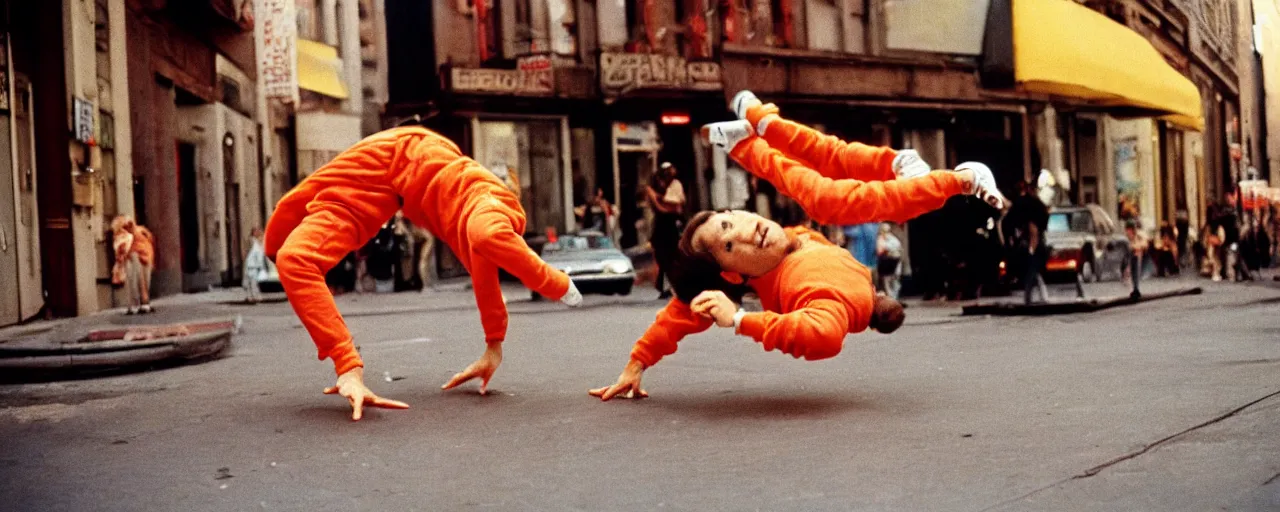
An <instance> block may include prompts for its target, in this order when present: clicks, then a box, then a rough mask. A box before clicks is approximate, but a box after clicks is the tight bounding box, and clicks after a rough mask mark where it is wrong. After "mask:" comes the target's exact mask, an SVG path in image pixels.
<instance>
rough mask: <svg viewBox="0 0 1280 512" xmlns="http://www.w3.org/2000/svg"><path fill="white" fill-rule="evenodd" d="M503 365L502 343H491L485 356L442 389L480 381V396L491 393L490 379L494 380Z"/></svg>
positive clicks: (441, 387) (458, 374) (485, 351)
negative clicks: (476, 380)
mask: <svg viewBox="0 0 1280 512" xmlns="http://www.w3.org/2000/svg"><path fill="white" fill-rule="evenodd" d="M501 364H502V342H496V343H490V344H489V346H488V348H486V349H485V350H484V354H482V355H481V356H480V359H477V360H476V362H474V363H471V366H468V367H467V369H465V370H462V371H460V372H458V373H457V375H454V376H453V378H452V379H449V382H446V383H445V384H444V385H443V386H440V389H453V388H454V387H457V386H458V385H459V384H462V383H464V382H467V381H469V380H471V379H475V378H477V377H478V378H479V379H480V394H482V395H483V394H486V393H488V392H489V379H492V378H493V372H496V371H498V365H501Z"/></svg>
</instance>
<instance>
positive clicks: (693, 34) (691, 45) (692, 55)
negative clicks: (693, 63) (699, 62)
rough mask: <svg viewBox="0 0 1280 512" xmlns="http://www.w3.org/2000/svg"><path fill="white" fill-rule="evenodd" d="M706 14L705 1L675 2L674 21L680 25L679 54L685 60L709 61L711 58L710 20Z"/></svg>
mask: <svg viewBox="0 0 1280 512" xmlns="http://www.w3.org/2000/svg"><path fill="white" fill-rule="evenodd" d="M708 12H709V10H708V7H707V0H679V1H677V2H676V19H677V20H679V22H680V23H681V24H682V25H681V29H680V34H679V36H680V37H679V40H680V53H681V54H682V55H684V56H685V58H686V59H691V60H693V59H709V58H711V56H712V48H711V20H710V19H709V17H708Z"/></svg>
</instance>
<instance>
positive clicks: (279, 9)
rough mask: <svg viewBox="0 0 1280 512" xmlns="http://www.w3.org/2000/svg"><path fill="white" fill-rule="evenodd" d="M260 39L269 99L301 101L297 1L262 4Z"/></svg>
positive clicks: (268, 0)
mask: <svg viewBox="0 0 1280 512" xmlns="http://www.w3.org/2000/svg"><path fill="white" fill-rule="evenodd" d="M259 14H260V15H261V17H262V19H261V22H260V23H257V24H256V26H255V28H254V30H255V32H256V37H258V38H260V41H261V42H260V44H261V46H260V48H262V49H261V50H259V52H258V59H260V60H261V61H262V76H261V77H260V79H261V80H262V82H263V88H264V90H265V91H266V95H267V97H268V98H282V99H285V100H293V101H296V100H297V99H298V67H297V62H298V48H297V39H298V24H297V23H298V22H297V15H296V14H294V0H262V11H261V12H260V13H259Z"/></svg>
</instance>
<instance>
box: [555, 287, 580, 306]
mask: <svg viewBox="0 0 1280 512" xmlns="http://www.w3.org/2000/svg"><path fill="white" fill-rule="evenodd" d="M560 302H562V303H564V305H566V306H569V307H571V308H576V307H578V306H581V305H582V292H580V291H578V287H577V285H574V284H573V281H569V291H567V292H565V294H564V297H560Z"/></svg>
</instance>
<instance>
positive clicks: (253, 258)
mask: <svg viewBox="0 0 1280 512" xmlns="http://www.w3.org/2000/svg"><path fill="white" fill-rule="evenodd" d="M266 278H267V253H266V249H264V248H263V245H262V228H258V227H254V228H253V230H251V231H250V232H249V250H248V251H247V252H246V253H245V256H244V277H243V278H242V279H241V284H242V286H244V289H245V293H246V296H245V301H246V302H249V303H251V304H257V303H258V302H259V301H261V300H262V293H261V290H260V289H259V288H258V283H259V282H261V281H262V280H263V279H266Z"/></svg>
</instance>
